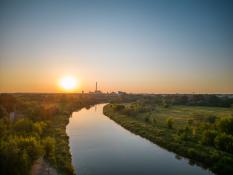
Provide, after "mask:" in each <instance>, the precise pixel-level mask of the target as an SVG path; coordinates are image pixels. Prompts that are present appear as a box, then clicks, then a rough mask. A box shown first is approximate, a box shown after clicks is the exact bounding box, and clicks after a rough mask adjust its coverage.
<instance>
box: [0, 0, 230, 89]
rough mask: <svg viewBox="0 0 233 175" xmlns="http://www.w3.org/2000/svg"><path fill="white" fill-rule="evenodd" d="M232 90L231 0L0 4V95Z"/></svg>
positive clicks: (57, 0)
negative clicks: (65, 89) (68, 89)
mask: <svg viewBox="0 0 233 175" xmlns="http://www.w3.org/2000/svg"><path fill="white" fill-rule="evenodd" d="M64 75H73V76H77V77H78V78H79V79H80V81H81V87H80V89H79V91H80V90H84V91H85V92H88V91H93V90H94V88H95V81H96V80H97V81H98V82H99V86H100V89H101V90H103V91H117V90H122V91H127V92H148V93H176V92H179V93H191V92H197V93H198V92H201V93H218V92H220V93H233V1H230V0H229V1H224V0H219V1H215V0H208V1H207V0H193V1H192V0H183V1H181V0H160V1H156V0H140V1H139V0H92V1H89V0H83V1H78V0H76V1H68V0H54V1H49V0H38V1H37V0H33V1H32V0H28V1H24V0H20V1H12V0H6V1H2V0H1V1H0V92H27V91H30V92H57V91H58V87H57V81H58V79H59V78H60V77H62V76H64Z"/></svg>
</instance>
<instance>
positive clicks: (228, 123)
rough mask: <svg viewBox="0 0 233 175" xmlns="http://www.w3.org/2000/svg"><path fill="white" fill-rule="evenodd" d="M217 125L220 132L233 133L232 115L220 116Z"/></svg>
mask: <svg viewBox="0 0 233 175" xmlns="http://www.w3.org/2000/svg"><path fill="white" fill-rule="evenodd" d="M217 127H218V128H219V129H220V130H221V131H222V132H225V133H227V134H231V135H233V117H232V116H231V117H225V118H221V119H220V120H219V121H218V122H217Z"/></svg>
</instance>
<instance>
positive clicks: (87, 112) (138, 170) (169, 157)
mask: <svg viewBox="0 0 233 175" xmlns="http://www.w3.org/2000/svg"><path fill="white" fill-rule="evenodd" d="M103 106H104V104H99V105H96V106H94V107H91V108H90V109H85V108H83V109H82V110H80V111H78V112H74V113H73V114H72V117H71V118H70V122H69V124H68V126H67V134H68V135H69V137H70V147H71V154H72V161H73V165H74V167H75V170H76V172H77V174H78V175H105V174H106V175H130V174H133V175H142V174H145V175H155V174H156V175H168V174H169V175H170V174H177V175H181V174H187V175H194V174H195V175H196V174H198V175H202V174H211V173H210V172H209V171H207V170H204V169H202V168H201V167H197V166H195V165H194V166H191V165H189V163H188V161H187V160H186V159H181V160H178V159H176V158H175V154H174V153H171V152H168V151H167V150H165V149H163V148H160V147H159V146H157V145H155V144H153V143H151V142H149V141H148V140H146V139H143V138H142V137H140V136H137V135H135V134H132V133H131V132H129V131H128V130H126V129H124V128H122V127H121V126H119V125H118V124H117V123H115V122H114V121H112V120H110V119H109V118H108V117H106V116H104V115H103Z"/></svg>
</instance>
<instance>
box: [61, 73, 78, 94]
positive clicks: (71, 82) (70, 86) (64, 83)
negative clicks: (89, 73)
mask: <svg viewBox="0 0 233 175" xmlns="http://www.w3.org/2000/svg"><path fill="white" fill-rule="evenodd" d="M78 83H79V82H78V79H77V78H75V77H72V76H65V77H63V78H61V80H60V82H59V85H60V87H61V88H62V89H63V90H65V91H74V90H75V89H77V87H78Z"/></svg>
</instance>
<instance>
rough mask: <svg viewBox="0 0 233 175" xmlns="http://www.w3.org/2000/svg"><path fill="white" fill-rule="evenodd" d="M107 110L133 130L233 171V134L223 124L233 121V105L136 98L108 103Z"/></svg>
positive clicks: (218, 170) (218, 168)
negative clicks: (151, 101)
mask: <svg viewBox="0 0 233 175" xmlns="http://www.w3.org/2000/svg"><path fill="white" fill-rule="evenodd" d="M104 114H105V115H106V116H108V117H110V118H111V119H112V120H114V121H116V122H117V123H118V124H120V125H122V126H123V127H125V128H126V129H128V130H130V131H131V132H133V133H135V134H137V135H140V136H142V137H144V138H147V139H148V140H150V141H152V142H154V143H156V144H158V145H160V146H162V147H164V148H166V149H168V150H171V151H173V152H175V153H177V154H178V155H181V156H184V157H187V158H189V159H190V162H191V163H196V164H198V165H201V166H202V167H204V168H208V169H210V170H211V171H213V172H214V173H216V174H229V173H232V172H233V169H232V166H231V165H232V163H233V155H232V151H233V147H232V146H233V137H232V135H231V133H230V134H229V132H228V131H226V132H225V131H224V127H223V128H221V124H222V123H224V121H225V120H227V121H228V120H229V121H231V122H232V121H233V120H232V114H233V108H223V107H204V106H187V105H170V106H169V107H168V106H166V107H164V106H163V105H154V104H143V103H140V102H133V103H120V104H108V105H106V106H105V107H104ZM224 126H227V125H224ZM229 126H230V128H231V127H232V123H230V124H229ZM226 128H227V127H226ZM224 139H225V140H224ZM219 140H220V141H219ZM220 142H221V143H220ZM224 145H228V146H227V148H226V147H225V146H224Z"/></svg>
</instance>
